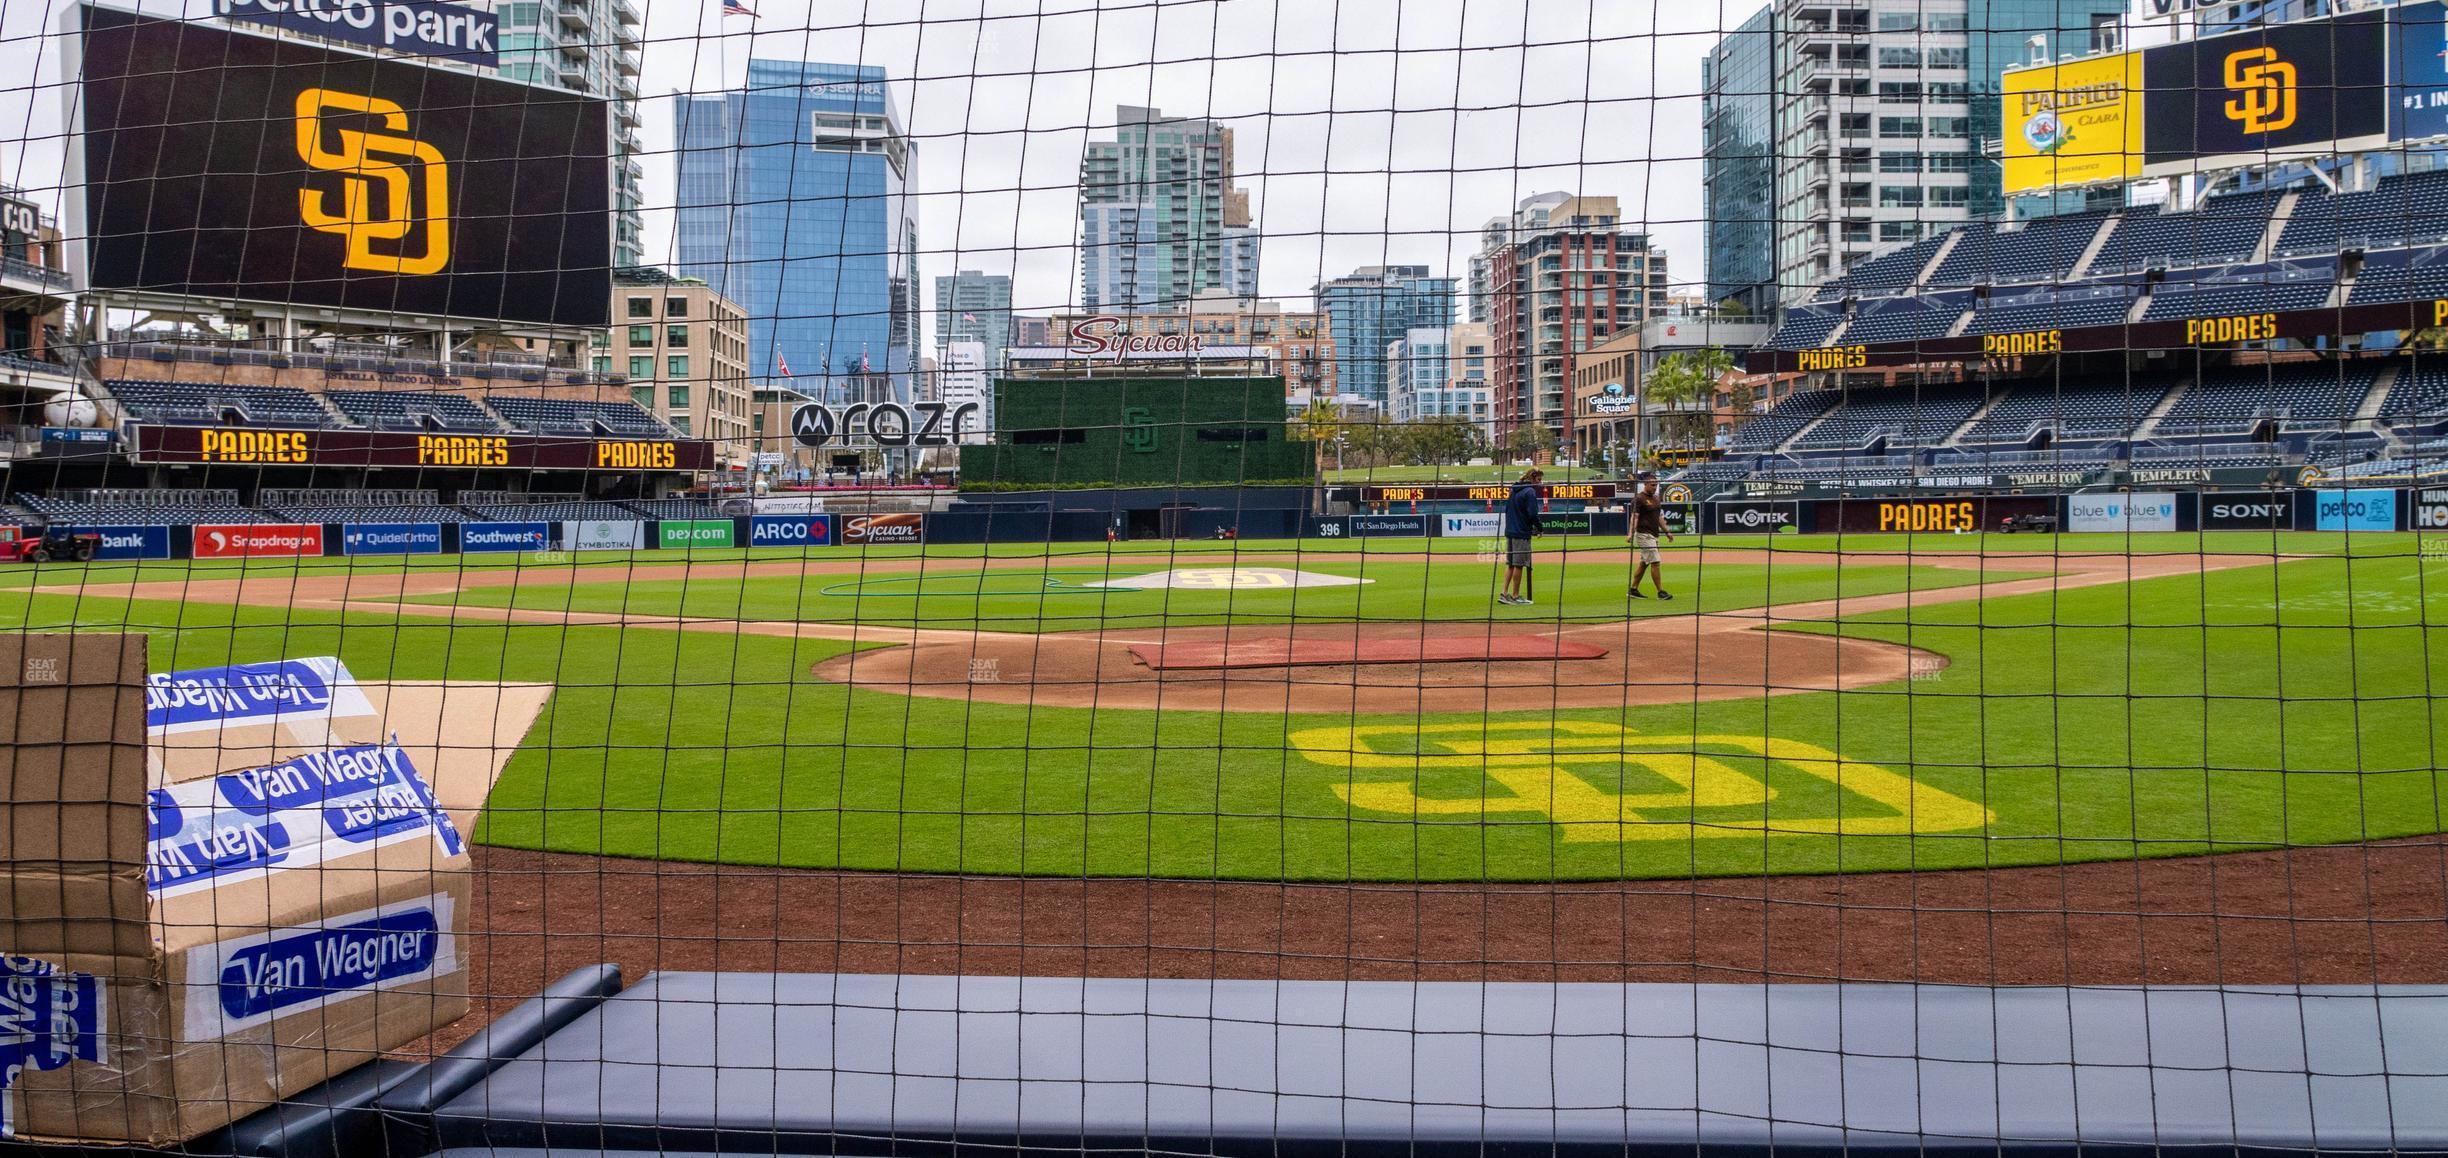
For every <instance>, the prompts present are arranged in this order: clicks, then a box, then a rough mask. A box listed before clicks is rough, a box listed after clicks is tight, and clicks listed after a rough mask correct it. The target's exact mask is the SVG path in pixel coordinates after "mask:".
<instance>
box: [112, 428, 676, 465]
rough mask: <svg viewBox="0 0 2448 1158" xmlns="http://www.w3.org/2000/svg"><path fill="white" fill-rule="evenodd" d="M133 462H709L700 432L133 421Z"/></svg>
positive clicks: (340, 463)
mask: <svg viewBox="0 0 2448 1158" xmlns="http://www.w3.org/2000/svg"><path fill="white" fill-rule="evenodd" d="M135 430H136V434H135V440H134V441H135V446H134V450H133V454H134V457H135V459H136V461H138V462H201V463H220V462H227V463H242V464H249V465H259V466H326V467H340V468H346V467H369V466H413V467H506V468H509V469H512V470H617V471H639V470H689V471H696V470H712V469H713V468H714V444H713V443H710V442H706V441H704V440H702V439H671V438H569V437H549V436H546V437H539V436H536V435H522V434H410V433H406V432H403V431H395V430H256V429H252V428H246V427H220V426H139V427H136V428H135Z"/></svg>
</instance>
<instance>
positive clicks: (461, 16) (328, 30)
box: [213, 0, 501, 67]
mask: <svg viewBox="0 0 2448 1158" xmlns="http://www.w3.org/2000/svg"><path fill="white" fill-rule="evenodd" d="M213 15H215V16H219V17H221V18H223V19H225V20H243V21H246V22H248V23H250V24H269V25H272V26H274V27H276V28H283V29H287V30H288V31H291V32H303V33H305V34H307V35H309V36H321V37H325V38H327V39H331V40H344V41H347V42H348V43H350V44H358V45H363V46H365V47H367V48H383V49H389V50H390V51H392V52H398V53H405V54H407V55H409V56H440V57H447V58H449V59H451V60H461V61H466V62H468V63H470V64H481V65H486V66H488V67H490V66H493V65H496V64H499V63H500V62H501V53H500V50H499V49H498V48H497V47H496V46H495V44H494V37H495V33H496V32H498V31H499V30H500V27H501V18H500V17H498V16H496V15H494V14H493V13H491V12H486V11H483V10H481V9H476V8H467V7H463V6H461V5H457V4H443V3H439V2H438V0H213Z"/></svg>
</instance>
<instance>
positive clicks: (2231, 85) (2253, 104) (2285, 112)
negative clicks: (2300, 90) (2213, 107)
mask: <svg viewBox="0 0 2448 1158" xmlns="http://www.w3.org/2000/svg"><path fill="white" fill-rule="evenodd" d="M2226 83H2227V91H2229V92H2232V93H2235V94H2236V95H2235V97H2234V98H2232V99H2230V100H2229V101H2228V102H2227V119H2228V120H2231V121H2234V122H2235V123H2237V124H2239V125H2242V126H2243V127H2244V131H2245V132H2248V133H2274V132H2277V131H2278V130H2280V129H2283V128H2286V127H2287V126H2289V125H2292V124H2294V123H2295V66H2294V65H2291V64H2288V63H2287V62H2285V61H2283V60H2280V59H2278V50H2277V49H2275V48H2271V47H2269V46H2267V45H2263V46H2260V47H2258V48H2243V49H2238V50H2236V51H2234V52H2230V53H2228V54H2227V63H2226Z"/></svg>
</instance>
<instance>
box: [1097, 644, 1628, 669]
mask: <svg viewBox="0 0 2448 1158" xmlns="http://www.w3.org/2000/svg"><path fill="white" fill-rule="evenodd" d="M1606 653H1607V649H1605V648H1603V647H1597V646H1595V645H1592V644H1587V643H1567V642H1565V641H1563V640H1560V639H1557V638H1555V637H1553V636H1546V635H1481V636H1477V637H1467V636H1466V637H1459V638H1456V637H1440V638H1431V639H1352V638H1329V639H1319V638H1314V637H1303V636H1286V637H1283V638H1280V639H1245V640H1225V641H1198V642H1189V643H1136V644H1132V645H1130V655H1131V658H1132V659H1135V660H1138V661H1139V662H1140V663H1143V664H1145V665H1147V666H1148V667H1151V668H1154V669H1156V670H1157V671H1176V670H1182V669H1201V668H1204V669H1213V668H1242V667H1328V666H1332V665H1335V664H1346V663H1348V664H1366V663H1488V662H1490V661H1494V660H1548V661H1554V660H1560V659H1597V658H1599V657H1600V656H1603V655H1605V654H1606Z"/></svg>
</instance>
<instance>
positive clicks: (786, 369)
mask: <svg viewBox="0 0 2448 1158" xmlns="http://www.w3.org/2000/svg"><path fill="white" fill-rule="evenodd" d="M726 2H728V0H726ZM774 361H776V362H779V363H781V365H782V376H783V377H785V378H788V377H790V376H791V372H790V359H788V358H785V357H783V356H782V355H780V354H776V355H774Z"/></svg>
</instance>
